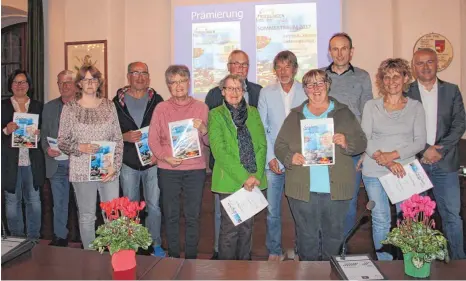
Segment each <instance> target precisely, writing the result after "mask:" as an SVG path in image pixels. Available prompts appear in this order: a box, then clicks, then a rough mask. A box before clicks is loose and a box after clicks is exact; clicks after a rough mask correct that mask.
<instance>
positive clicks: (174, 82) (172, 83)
mask: <svg viewBox="0 0 466 281" xmlns="http://www.w3.org/2000/svg"><path fill="white" fill-rule="evenodd" d="M188 81H189V79H187V78H186V79H181V80H178V81H168V85H170V86H174V85H176V86H178V85H180V84H184V83H186V82H188Z"/></svg>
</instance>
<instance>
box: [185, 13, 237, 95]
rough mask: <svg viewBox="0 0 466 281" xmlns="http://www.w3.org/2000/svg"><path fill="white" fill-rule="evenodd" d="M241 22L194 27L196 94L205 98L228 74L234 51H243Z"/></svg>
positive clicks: (193, 52)
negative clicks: (230, 56)
mask: <svg viewBox="0 0 466 281" xmlns="http://www.w3.org/2000/svg"><path fill="white" fill-rule="evenodd" d="M240 39H241V27H240V22H238V21H231V22H208V23H193V24H192V40H193V41H192V72H193V91H192V93H193V95H194V96H196V97H198V98H200V97H205V95H206V94H207V92H208V91H209V90H210V89H211V88H213V87H214V86H215V85H216V84H217V83H218V81H220V80H221V79H222V78H223V77H225V76H226V75H227V74H228V70H227V62H228V55H229V54H230V52H231V51H233V50H235V49H239V48H240V41H241V40H240Z"/></svg>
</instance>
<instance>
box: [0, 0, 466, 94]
mask: <svg viewBox="0 0 466 281" xmlns="http://www.w3.org/2000/svg"><path fill="white" fill-rule="evenodd" d="M239 1H242V2H246V1H249V0H236V1H235V0H189V1H188V0H172V1H170V0H157V1H155V0H137V1H132V0H80V1H75V0H44V13H45V15H46V18H45V23H46V26H45V34H46V42H45V46H46V52H45V53H46V58H45V61H46V70H45V76H46V81H45V84H46V90H47V92H48V98H49V99H52V98H55V97H57V96H58V89H57V87H56V74H57V73H58V72H59V71H61V70H62V69H63V68H64V43H65V42H67V41H81V40H86V41H87V40H103V39H106V40H107V44H108V78H109V81H108V82H109V85H108V89H109V97H113V96H114V94H115V91H116V90H117V89H118V88H119V87H121V86H123V85H125V84H126V77H125V76H126V66H127V64H128V63H129V62H131V61H135V60H142V61H145V62H147V63H148V65H149V69H150V72H151V85H152V87H154V88H155V89H156V90H157V91H158V92H159V93H161V94H162V95H163V96H164V98H167V97H168V91H167V89H166V86H165V82H164V72H165V69H166V67H167V66H168V65H169V64H170V62H171V59H170V58H171V56H172V52H171V50H172V39H171V35H170V34H171V28H172V17H171V14H172V8H171V6H172V5H178V4H180V5H193V4H195V3H201V4H212V3H230V2H239ZM465 2H466V1H464V0H448V1H441V0H377V1H374V0H342V9H343V11H342V15H343V18H342V26H343V27H342V29H343V31H346V32H348V33H349V34H350V35H351V36H352V38H353V41H354V46H355V56H354V58H353V64H354V65H357V66H359V67H361V68H364V69H366V70H367V71H368V72H369V73H370V74H371V78H372V79H373V78H374V75H375V73H376V70H377V67H378V65H379V64H380V62H381V61H382V60H384V59H386V58H388V57H399V56H400V57H403V58H405V59H408V60H410V59H411V55H412V50H413V46H414V44H415V42H416V41H417V39H418V38H419V37H420V36H422V35H424V34H427V33H430V32H436V33H440V34H442V35H444V36H446V37H447V38H448V39H449V40H450V42H451V43H452V45H453V52H454V58H453V61H452V63H451V64H450V66H449V67H448V68H447V69H446V70H444V71H442V72H440V73H439V77H440V78H441V79H444V80H447V81H450V82H452V83H456V84H459V85H460V87H461V88H462V89H463V94H464V95H466V27H465V26H466V3H465ZM2 5H11V6H13V7H18V8H22V9H27V1H26V0H5V1H2ZM83 7H92V9H91V8H83ZM84 14H85V16H84ZM84 18H86V20H85V19H84ZM374 92H375V93H376V91H374ZM46 96H47V95H46ZM465 97H466V96H465Z"/></svg>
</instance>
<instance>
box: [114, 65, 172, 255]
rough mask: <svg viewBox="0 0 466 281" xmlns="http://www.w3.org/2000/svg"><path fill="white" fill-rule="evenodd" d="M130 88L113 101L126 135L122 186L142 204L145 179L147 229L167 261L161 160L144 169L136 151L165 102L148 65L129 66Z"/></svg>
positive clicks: (152, 162) (124, 192) (119, 92)
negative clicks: (159, 174) (162, 230)
mask: <svg viewBox="0 0 466 281" xmlns="http://www.w3.org/2000/svg"><path fill="white" fill-rule="evenodd" d="M126 77H127V79H128V83H129V86H126V87H123V88H121V89H119V90H118V91H117V94H116V96H115V98H114V99H113V101H114V103H115V107H116V110H117V114H118V120H119V122H120V127H121V132H122V133H123V141H124V150H123V164H122V166H121V171H120V183H121V187H122V189H123V195H124V196H127V197H128V198H129V200H131V201H139V200H140V194H139V193H140V192H139V184H140V182H141V179H142V187H143V192H144V199H145V201H146V206H147V210H148V217H147V219H146V225H147V228H148V229H149V233H150V234H151V236H152V246H153V248H154V255H155V256H160V257H164V256H165V251H164V250H163V249H162V247H161V245H162V239H161V237H160V225H161V221H162V215H161V212H160V206H159V198H160V189H159V185H158V180H157V166H156V164H157V160H156V158H155V156H152V158H151V161H150V163H148V164H146V165H143V164H142V163H141V161H140V159H139V156H138V152H137V150H136V143H137V142H139V141H140V140H141V137H142V134H141V131H139V129H142V128H144V127H147V126H149V125H150V122H151V119H152V113H153V111H154V109H155V107H156V106H157V104H158V103H160V102H162V101H163V98H162V97H161V96H160V95H159V94H157V92H155V91H154V89H152V88H149V85H150V76H149V69H148V67H147V64H145V63H143V62H133V63H130V64H129V65H128V73H127V75H126Z"/></svg>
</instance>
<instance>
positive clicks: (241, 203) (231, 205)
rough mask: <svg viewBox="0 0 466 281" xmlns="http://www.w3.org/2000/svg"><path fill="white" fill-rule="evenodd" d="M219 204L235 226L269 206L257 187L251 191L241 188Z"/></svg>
mask: <svg viewBox="0 0 466 281" xmlns="http://www.w3.org/2000/svg"><path fill="white" fill-rule="evenodd" d="M221 202H222V206H223V208H225V211H226V212H227V214H228V216H229V217H230V219H231V221H232V222H233V224H234V225H235V226H237V225H239V224H241V223H242V222H244V221H246V220H248V219H249V218H251V217H253V216H254V215H256V214H257V213H259V212H260V211H262V210H263V209H264V208H265V207H267V206H268V205H269V203H268V202H267V199H265V197H264V195H263V194H262V191H261V190H260V189H259V188H257V186H255V187H254V189H253V190H252V191H247V190H246V189H244V188H241V189H240V190H238V191H236V192H235V193H233V194H232V195H230V196H228V197H227V198H225V199H223V200H222V201H221Z"/></svg>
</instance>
